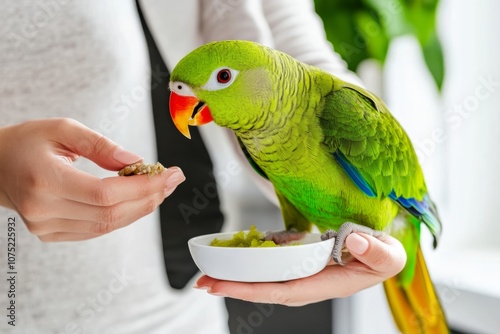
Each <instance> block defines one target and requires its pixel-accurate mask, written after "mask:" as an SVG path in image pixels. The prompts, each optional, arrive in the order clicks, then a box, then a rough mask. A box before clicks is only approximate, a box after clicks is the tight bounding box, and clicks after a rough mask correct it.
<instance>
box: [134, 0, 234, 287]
mask: <svg viewBox="0 0 500 334" xmlns="http://www.w3.org/2000/svg"><path fill="white" fill-rule="evenodd" d="M136 3H137V7H138V11H139V15H140V18H141V24H142V27H143V29H144V34H145V37H146V41H147V44H148V49H149V58H150V62H151V71H152V72H151V73H152V78H151V88H152V89H151V97H152V102H153V114H154V123H155V132H156V142H157V149H158V161H160V162H161V163H162V164H164V165H165V166H179V167H180V168H181V169H182V170H183V172H184V174H185V175H186V181H184V182H183V183H182V184H181V185H180V186H179V187H178V188H177V190H176V191H175V192H174V193H173V194H172V195H170V196H169V197H168V198H167V199H166V200H165V201H164V202H163V204H162V205H161V206H160V219H161V234H162V240H163V255H164V260H165V267H166V269H167V275H168V279H169V281H170V285H171V286H172V287H173V288H176V289H182V288H184V286H185V285H186V284H187V283H188V281H189V280H190V279H191V278H192V277H193V275H194V274H196V272H197V271H198V269H197V267H196V265H195V264H194V262H193V260H192V259H191V255H190V254H189V249H188V247H187V241H188V240H189V239H190V238H192V237H194V236H198V235H202V234H208V233H214V232H219V231H220V230H221V228H222V223H223V220H224V217H223V215H222V212H221V210H220V203H219V196H218V193H217V188H216V183H215V178H214V176H213V166H212V161H211V160H210V156H209V154H208V152H207V149H206V147H205V145H204V143H203V141H202V138H201V136H200V133H199V131H198V129H197V128H195V127H192V128H190V132H191V138H192V139H191V140H189V139H187V138H185V137H184V136H183V135H182V134H181V133H180V132H179V131H177V129H176V128H175V126H174V124H173V122H172V119H171V118H170V113H169V109H168V101H169V97H170V93H169V91H168V82H169V78H170V74H169V72H168V69H167V67H166V65H165V63H164V62H163V59H162V57H161V55H160V52H159V51H158V48H157V46H156V44H155V42H154V40H153V37H152V36H151V33H150V31H149V29H148V27H147V25H146V23H145V20H144V17H143V15H142V12H141V10H140V6H139V3H138V1H136ZM172 47H175V45H173V46H172Z"/></svg>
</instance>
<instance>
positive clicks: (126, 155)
mask: <svg viewBox="0 0 500 334" xmlns="http://www.w3.org/2000/svg"><path fill="white" fill-rule="evenodd" d="M113 158H114V159H115V160H116V161H118V162H119V163H121V164H125V165H131V164H133V163H136V162H139V161H141V160H142V157H140V156H138V155H137V154H135V153H132V152H129V151H126V150H124V149H123V148H121V147H120V148H117V149H116V150H115V151H114V152H113Z"/></svg>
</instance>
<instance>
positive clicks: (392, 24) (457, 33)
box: [212, 0, 500, 334]
mask: <svg viewBox="0 0 500 334" xmlns="http://www.w3.org/2000/svg"><path fill="white" fill-rule="evenodd" d="M316 9H317V12H318V13H319V14H320V16H321V17H322V18H323V20H324V23H325V28H326V31H327V34H328V37H329V39H330V41H331V42H332V43H333V44H334V46H335V49H336V50H337V52H339V53H341V54H342V55H343V57H344V59H345V60H346V61H347V62H348V64H349V67H350V68H351V69H352V70H355V71H356V72H357V73H358V75H359V76H360V77H361V78H362V80H363V81H364V83H365V84H366V86H367V87H368V88H369V89H370V90H372V91H374V92H376V93H377V94H379V95H380V96H382V97H383V99H384V100H385V101H386V103H387V104H388V106H389V108H390V109H391V111H392V113H393V114H394V115H395V116H396V118H397V119H398V120H399V121H400V123H401V124H402V125H403V127H404V128H405V129H406V131H407V132H408V134H409V135H410V137H411V139H412V141H413V143H414V146H415V149H416V151H417V153H418V156H419V159H420V162H421V164H422V167H423V169H424V173H425V176H426V180H427V185H428V188H429V191H430V194H431V196H432V197H433V199H434V201H435V202H436V204H437V206H438V209H439V212H440V215H441V218H442V221H443V223H444V230H443V236H442V240H441V242H440V244H439V247H438V248H437V249H436V250H434V249H432V247H431V238H430V235H429V234H427V233H426V232H427V231H424V230H425V229H423V231H424V232H423V233H424V235H423V238H422V239H423V240H422V244H423V247H424V251H425V255H426V259H427V262H428V265H429V269H430V272H431V276H432V278H433V280H434V282H435V284H436V285H437V289H438V292H439V294H440V296H441V301H442V304H443V307H444V309H445V311H446V314H447V317H448V320H449V323H450V325H451V327H452V328H453V330H454V332H456V333H500V317H499V316H498V314H499V310H500V242H499V241H498V237H499V234H500V222H498V221H497V220H498V218H497V217H496V209H497V205H500V188H499V186H500V174H499V169H500V131H498V130H497V129H496V126H497V125H498V124H499V123H500V122H499V120H500V62H499V61H498V60H499V59H500V43H499V42H500V38H499V37H500V36H499V32H500V20H498V18H497V15H498V13H499V12H500V4H499V2H497V1H494V0H478V1H474V2H472V1H465V0H441V1H436V0H316ZM335 32H340V33H335ZM212 140H218V139H217V138H213V139H212ZM235 160H236V158H235V157H234V156H233V155H232V152H231V149H230V148H229V147H227V148H224V149H222V150H220V151H218V152H217V159H216V161H215V165H216V166H215V167H216V170H217V171H219V173H223V171H224V170H225V169H226V166H227V164H228V163H230V162H231V161H235ZM221 187H222V188H224V189H223V192H222V193H223V194H222V195H223V196H224V200H223V203H224V207H225V213H226V217H227V218H228V219H227V224H226V226H225V229H226V230H238V229H243V228H248V226H249V225H250V224H256V225H257V227H258V228H260V229H264V230H266V229H281V228H282V227H283V225H282V224H283V223H282V220H281V216H280V213H279V210H278V208H277V207H275V206H274V205H273V204H271V203H270V202H269V201H268V200H267V199H266V198H264V196H263V195H262V193H261V192H260V191H259V190H258V189H256V188H255V186H254V185H253V183H252V180H251V179H250V178H249V176H248V175H247V174H246V173H244V172H242V173H241V174H239V175H237V176H234V177H231V178H230V179H228V181H227V182H224V183H223V184H221ZM228 208H231V210H229V209H228ZM228 303H236V301H231V300H228ZM332 303H333V304H332ZM240 306H241V305H240ZM242 312H246V313H242ZM252 312H254V313H255V312H261V314H263V315H264V316H265V315H266V312H265V310H261V311H259V309H258V308H256V307H255V306H249V305H246V306H244V307H242V308H240V311H238V316H239V317H240V319H241V318H243V319H246V318H247V317H251V316H252ZM273 312H274V313H273V317H269V318H265V321H264V322H263V324H262V326H259V328H252V333H271V332H272V331H276V330H279V328H280V327H279V326H278V325H276V326H278V327H275V325H273V323H278V324H279V322H280V321H279V320H278V318H279V317H280V312H281V311H280V310H278V309H276V310H273ZM284 312H285V313H284V314H285V318H284V319H288V320H285V321H288V322H289V323H290V322H291V323H292V324H293V326H298V325H296V324H294V321H296V320H295V319H294V318H293V317H290V313H286V312H300V308H299V309H291V310H289V311H286V310H285V311H284ZM304 312H308V313H307V314H309V316H310V317H312V318H308V321H317V319H316V318H318V319H319V318H322V319H324V318H325V317H324V315H325V313H326V314H328V312H331V313H333V315H334V317H333V322H332V323H323V324H319V323H318V327H317V328H318V331H314V333H329V332H334V333H356V334H358V333H359V334H361V333H397V330H396V328H395V326H394V324H393V321H392V318H391V315H390V312H389V309H388V306H387V303H386V299H385V296H384V293H383V288H382V286H381V285H379V286H376V287H373V288H371V289H368V290H365V291H362V292H360V293H358V294H356V295H355V296H352V297H350V298H346V299H341V300H335V301H333V302H330V301H328V302H326V303H321V304H319V305H315V306H310V308H309V310H306V311H304ZM297 314H300V313H297ZM304 314H306V313H304ZM299 319H300V318H299ZM301 320H302V322H303V321H305V320H306V319H305V318H302V319H301ZM324 321H329V319H326V320H323V322H324ZM300 322H301V321H297V323H300ZM230 325H231V326H232V329H233V332H234V333H237V332H238V331H237V330H238V328H239V329H240V332H241V328H242V327H241V323H238V322H237V321H236V318H235V317H233V318H232V319H230ZM238 326H240V327H238ZM292 328H296V329H297V330H298V328H299V327H292ZM309 328H311V327H309ZM321 328H324V330H323V329H321ZM299 332H301V331H297V333H299Z"/></svg>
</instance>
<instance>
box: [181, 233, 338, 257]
mask: <svg viewBox="0 0 500 334" xmlns="http://www.w3.org/2000/svg"><path fill="white" fill-rule="evenodd" d="M248 231H250V230H243V232H248ZM238 232H241V231H233V232H218V233H210V234H203V235H198V236H195V237H192V238H191V239H189V240H188V245H195V246H196V247H201V248H211V249H231V250H237V249H238V250H247V249H255V250H256V249H259V250H262V251H275V252H276V251H278V252H280V251H281V250H279V249H290V248H294V249H296V248H302V247H313V246H314V245H316V244H320V243H323V242H333V241H334V240H335V238H330V239H326V240H318V241H315V242H309V243H306V244H299V245H289V246H283V247H282V246H278V247H234V246H228V247H222V246H211V245H202V244H200V243H197V242H196V241H197V240H196V239H202V238H209V237H215V236H217V235H228V236H232V235H234V234H235V233H238ZM265 232H267V231H265ZM306 235H318V236H321V233H317V232H306ZM298 240H302V239H298Z"/></svg>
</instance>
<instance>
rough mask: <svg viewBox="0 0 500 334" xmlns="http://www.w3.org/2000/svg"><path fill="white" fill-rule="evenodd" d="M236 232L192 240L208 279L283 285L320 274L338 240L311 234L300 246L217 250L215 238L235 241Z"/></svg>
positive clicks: (192, 248)
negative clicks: (214, 244) (281, 283)
mask: <svg viewBox="0 0 500 334" xmlns="http://www.w3.org/2000/svg"><path fill="white" fill-rule="evenodd" d="M234 233H236V232H228V233H214V234H207V235H203V236H199V237H195V238H192V239H190V240H189V241H188V246H189V251H190V252H191V256H192V257H193V260H194V262H195V263H196V265H197V266H198V268H199V269H200V270H201V271H202V272H203V273H205V274H206V275H207V276H210V277H213V278H217V279H221V280H228V281H239V282H279V281H289V280H293V279H297V278H303V277H307V276H311V275H314V274H316V273H318V272H320V271H321V270H322V269H323V268H325V266H326V265H327V264H328V262H329V260H330V258H331V252H332V249H333V243H334V242H335V238H332V239H329V240H325V241H321V234H318V233H308V234H306V235H305V236H304V237H303V238H302V239H300V240H298V241H297V242H299V243H300V245H292V246H279V247H252V248H250V247H248V248H247V247H214V246H210V243H211V242H212V240H213V239H214V238H217V239H231V238H232V237H233V235H234Z"/></svg>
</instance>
